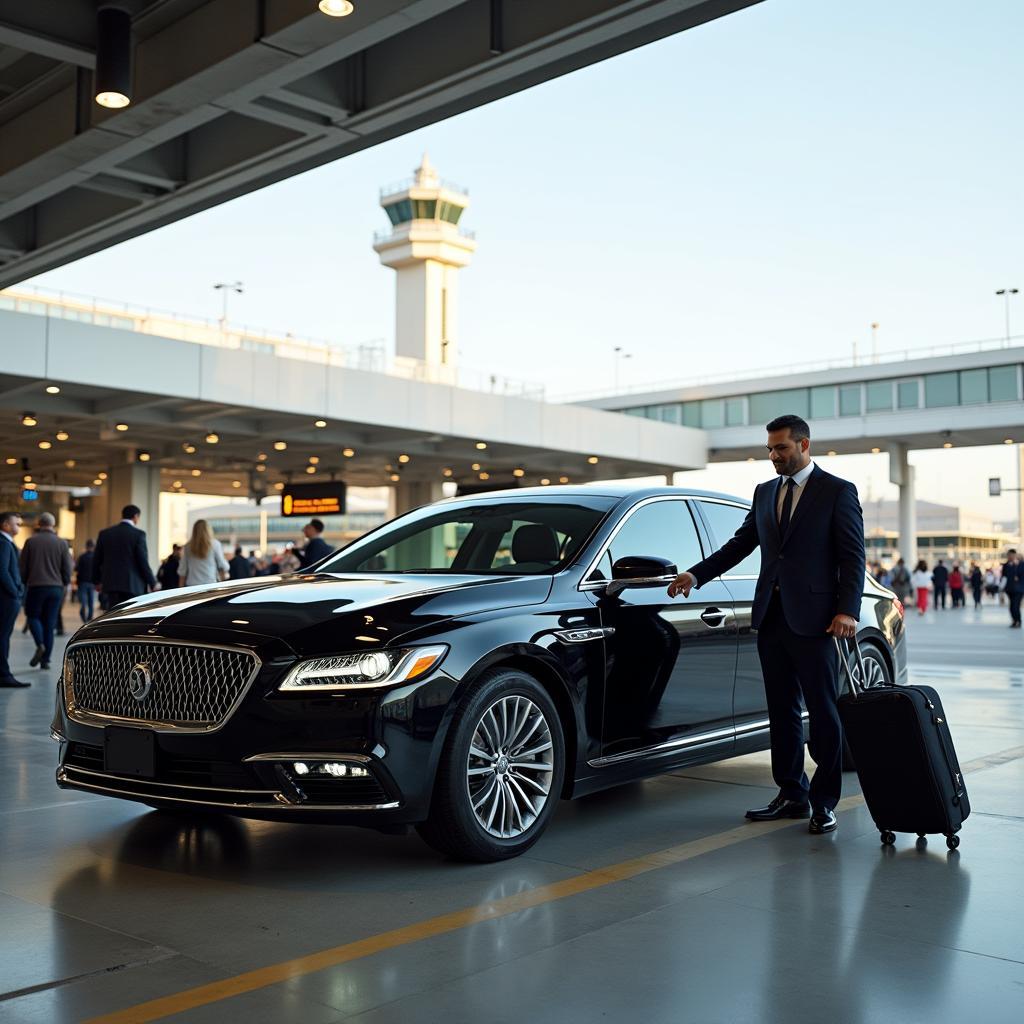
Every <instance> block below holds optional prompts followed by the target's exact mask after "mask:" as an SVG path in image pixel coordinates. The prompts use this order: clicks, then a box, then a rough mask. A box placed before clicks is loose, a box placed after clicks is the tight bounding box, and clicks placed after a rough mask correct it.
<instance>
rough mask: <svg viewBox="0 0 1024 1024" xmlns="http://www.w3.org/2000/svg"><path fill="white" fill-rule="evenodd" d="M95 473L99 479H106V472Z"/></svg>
mask: <svg viewBox="0 0 1024 1024" xmlns="http://www.w3.org/2000/svg"><path fill="white" fill-rule="evenodd" d="M96 475H97V476H98V477H99V478H100V479H101V480H106V479H107V474H106V473H97V474H96Z"/></svg>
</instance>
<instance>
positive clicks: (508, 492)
mask: <svg viewBox="0 0 1024 1024" xmlns="http://www.w3.org/2000/svg"><path fill="white" fill-rule="evenodd" d="M660 495H666V496H669V497H675V498H682V497H692V498H722V499H724V500H726V501H738V502H740V503H741V504H744V505H749V504H750V499H749V498H741V497H739V496H737V495H735V494H726V493H725V492H724V491H703V490H698V489H697V488H695V487H665V486H662V487H650V486H648V487H637V486H635V485H631V484H630V483H629V482H628V481H626V482H621V481H620V482H616V483H607V484H606V483H602V482H598V483H595V484H552V485H550V486H547V487H509V488H506V489H504V490H498V491H479V492H477V493H476V494H462V495H458V496H456V497H454V498H445V499H442V500H443V501H450V502H456V501H460V502H461V501H472V500H473V499H490V498H520V499H521V498H535V497H538V498H559V497H562V498H568V497H603V498H617V499H620V500H621V499H623V498H636V499H641V498H653V497H658V496H660Z"/></svg>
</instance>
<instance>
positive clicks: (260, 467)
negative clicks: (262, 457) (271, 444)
mask: <svg viewBox="0 0 1024 1024" xmlns="http://www.w3.org/2000/svg"><path fill="white" fill-rule="evenodd" d="M266 471H267V467H266V466H264V465H263V463H262V462H261V463H260V464H259V465H258V466H257V467H256V472H257V473H266Z"/></svg>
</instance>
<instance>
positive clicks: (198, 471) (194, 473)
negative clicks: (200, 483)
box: [192, 469, 203, 476]
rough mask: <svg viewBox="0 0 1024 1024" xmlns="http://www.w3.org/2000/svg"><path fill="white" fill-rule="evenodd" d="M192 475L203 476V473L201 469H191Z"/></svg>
mask: <svg viewBox="0 0 1024 1024" xmlns="http://www.w3.org/2000/svg"><path fill="white" fill-rule="evenodd" d="M192 475H193V476H202V475H203V471H202V470H201V469H193V470H192Z"/></svg>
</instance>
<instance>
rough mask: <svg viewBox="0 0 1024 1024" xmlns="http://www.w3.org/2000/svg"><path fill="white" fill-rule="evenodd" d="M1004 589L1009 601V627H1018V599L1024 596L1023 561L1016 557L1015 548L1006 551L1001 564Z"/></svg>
mask: <svg viewBox="0 0 1024 1024" xmlns="http://www.w3.org/2000/svg"><path fill="white" fill-rule="evenodd" d="M1003 581H1004V583H1005V584H1006V585H1005V587H1004V590H1005V591H1006V597H1007V599H1008V600H1009V602H1010V629H1020V600H1021V597H1024V562H1022V561H1021V560H1020V559H1019V558H1018V557H1017V551H1016V549H1015V548H1010V550H1009V551H1007V552H1006V563H1005V564H1004V565H1003Z"/></svg>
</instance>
